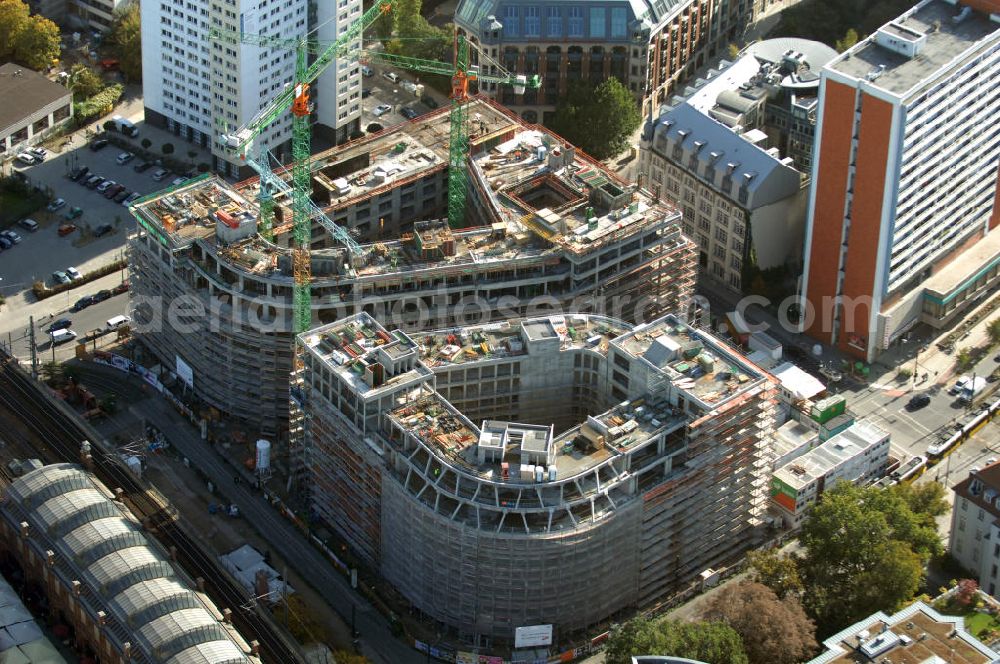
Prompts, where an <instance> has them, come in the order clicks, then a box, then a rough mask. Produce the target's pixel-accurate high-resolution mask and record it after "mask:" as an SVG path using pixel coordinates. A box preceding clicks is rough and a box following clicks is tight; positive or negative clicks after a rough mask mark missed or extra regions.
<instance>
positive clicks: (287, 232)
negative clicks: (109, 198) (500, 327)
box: [127, 98, 696, 466]
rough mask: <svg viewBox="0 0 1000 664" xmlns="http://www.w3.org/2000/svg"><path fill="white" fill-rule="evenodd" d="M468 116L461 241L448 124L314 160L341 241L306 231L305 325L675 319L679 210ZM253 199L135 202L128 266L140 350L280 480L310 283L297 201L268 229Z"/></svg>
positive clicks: (491, 114)
mask: <svg viewBox="0 0 1000 664" xmlns="http://www.w3.org/2000/svg"><path fill="white" fill-rule="evenodd" d="M466 106H467V115H468V168H467V193H468V197H467V198H468V205H467V206H466V207H465V208H464V218H463V220H462V222H461V223H460V224H457V225H456V224H455V223H454V222H453V223H451V224H449V223H448V221H447V220H445V219H442V217H443V210H445V208H446V207H448V201H449V198H448V178H449V122H450V120H449V115H448V111H447V109H442V110H439V111H436V112H432V113H429V114H427V115H425V116H422V117H420V118H417V119H415V120H413V121H410V122H406V123H403V124H401V125H398V126H395V127H390V128H388V129H385V130H383V131H381V132H378V133H376V134H371V135H368V136H366V137H364V138H361V139H358V140H357V141H354V142H351V143H347V144H344V145H342V146H339V147H337V148H334V149H332V150H329V151H326V152H322V153H319V154H316V155H313V156H312V158H311V171H310V173H311V183H312V192H311V193H312V204H315V205H316V206H318V207H320V208H322V210H323V212H325V213H326V217H327V219H328V220H329V221H332V223H333V224H336V227H334V226H331V225H330V224H328V223H320V222H317V221H315V220H314V221H313V228H312V236H311V237H312V239H311V242H310V244H309V251H308V252H307V256H308V260H307V262H306V266H305V267H307V268H308V274H309V281H308V283H307V286H308V289H309V303H310V309H311V311H310V312H309V313H310V317H311V325H316V324H325V323H329V322H332V321H336V320H340V319H342V318H344V317H347V316H351V315H354V314H357V313H360V312H367V313H369V314H371V315H372V316H374V317H376V318H377V319H378V320H380V321H382V322H383V323H385V324H386V325H387V326H388V327H390V328H400V329H403V330H407V331H419V330H428V329H437V328H443V327H452V326H460V325H465V324H472V323H477V322H486V321H489V320H493V319H497V318H503V319H509V318H514V317H521V316H528V315H533V314H538V313H541V312H543V311H559V310H562V311H582V312H596V313H605V314H607V315H612V316H615V317H618V318H622V319H624V320H627V321H630V322H635V321H637V320H639V319H647V320H648V319H651V318H654V317H656V316H659V315H661V314H663V313H666V312H671V313H672V312H684V311H685V310H686V307H687V304H688V300H689V298H690V295H691V293H692V289H693V285H694V277H695V271H696V264H695V261H696V251H695V247H694V245H693V243H692V242H691V241H690V240H689V239H687V238H686V237H685V236H683V235H682V234H681V232H680V230H679V222H680V213H679V212H678V211H677V209H675V207H673V206H672V205H671V204H669V203H666V202H663V201H658V200H655V199H654V198H653V197H652V196H651V195H649V194H648V193H647V192H645V191H643V190H640V189H638V188H637V187H636V186H635V185H630V184H627V183H625V182H623V181H621V180H619V179H617V178H616V176H615V175H613V174H612V173H610V172H608V171H607V170H606V169H605V168H604V167H603V166H601V165H600V164H598V163H597V162H594V161H593V160H591V159H590V158H589V157H587V156H586V155H584V154H582V153H580V152H578V151H577V150H576V149H575V148H574V147H573V146H572V145H569V144H567V143H566V142H565V141H564V140H562V139H561V138H559V137H557V136H555V135H553V134H551V133H548V132H547V131H546V130H544V129H542V128H540V127H537V126H534V125H527V124H524V123H523V122H522V121H521V120H519V119H518V118H517V117H516V116H513V115H511V114H510V113H508V112H507V111H506V110H505V109H503V108H502V107H500V106H497V105H496V104H494V103H493V102H490V101H487V100H483V99H480V98H475V99H473V100H471V101H469V102H468V103H467V104H466ZM275 176H276V177H277V178H284V179H286V180H287V179H289V178H290V174H289V173H286V172H282V171H280V170H279V171H277V172H276V173H275ZM260 193H261V192H260V185H259V181H258V180H257V179H254V180H249V181H246V182H242V183H239V184H236V185H230V184H228V183H226V182H225V181H224V180H222V179H221V178H219V177H217V176H214V175H204V176H201V177H199V178H196V179H195V180H191V181H188V182H185V183H184V184H181V185H179V186H177V187H174V188H171V189H168V190H166V191H163V192H160V193H158V194H156V195H153V196H151V197H147V198H146V199H141V200H140V201H138V202H137V204H135V205H133V206H132V208H130V209H131V212H132V213H133V215H134V216H135V218H136V220H137V222H138V226H137V231H136V232H135V233H134V234H133V235H132V236H130V238H129V241H128V250H127V256H128V262H129V270H130V277H129V278H130V284H131V292H132V304H133V307H134V311H133V320H134V321H135V322H136V329H137V331H139V332H140V333H141V335H142V337H141V338H142V339H143V341H144V343H145V344H146V345H147V346H148V347H149V348H150V349H151V350H152V351H153V352H154V353H155V354H156V356H157V357H158V358H159V360H160V361H161V362H162V363H163V365H164V366H165V367H167V368H168V369H170V370H172V371H176V373H177V374H178V376H181V377H182V378H184V380H185V382H186V383H187V384H188V385H189V387H190V388H191V389H192V390H193V392H194V394H196V395H197V396H198V398H200V399H201V400H203V401H204V402H205V403H206V404H208V405H210V406H212V407H214V408H216V409H218V410H220V411H222V412H224V413H226V414H228V415H229V416H232V417H234V418H237V419H239V420H241V421H242V422H244V423H245V424H246V426H248V427H251V428H256V429H257V430H258V431H259V433H260V434H261V435H263V436H265V437H268V438H270V439H271V440H274V441H275V442H276V443H278V446H277V448H276V462H277V464H278V465H279V466H280V465H281V464H282V463H284V461H285V457H286V455H285V454H284V453H283V450H284V446H283V445H282V443H283V442H285V441H286V440H287V438H286V436H287V435H288V433H287V432H288V429H289V399H288V395H289V384H290V383H289V381H290V374H291V373H292V371H293V364H294V363H293V352H294V337H295V332H297V331H301V330H302V329H305V328H303V327H301V326H298V327H297V326H296V324H293V323H294V320H293V319H294V316H295V313H296V312H295V307H294V304H295V297H294V295H295V294H296V293H300V291H301V289H299V290H296V289H297V284H298V282H297V281H296V279H297V278H300V277H301V275H302V273H303V272H304V269H303V268H302V267H301V263H300V262H299V261H300V259H301V256H302V253H301V252H299V251H298V250H297V249H296V248H295V246H296V245H295V241H296V240H295V238H294V234H293V232H292V231H293V224H292V217H293V215H292V212H291V207H292V201H291V200H290V199H291V198H292V197H291V196H290V195H289V193H288V191H287V190H286V191H281V190H280V189H279V190H278V191H277V192H276V193H275V194H274V199H273V206H274V207H273V226H271V225H270V224H264V225H263V226H262V223H261V214H260V205H259V202H258V197H259V195H260ZM341 229H343V230H344V231H346V232H347V233H349V237H348V239H347V240H345V239H344V238H345V236H344V235H343V233H341ZM331 231H336V232H331ZM268 238H270V239H268ZM350 238H356V242H355V241H350ZM178 303H180V304H178Z"/></svg>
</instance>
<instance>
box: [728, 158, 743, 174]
mask: <svg viewBox="0 0 1000 664" xmlns="http://www.w3.org/2000/svg"><path fill="white" fill-rule="evenodd" d="M739 165H740V162H738V161H731V162H729V163H728V164H726V172H727V173H730V174H732V172H733V171H735V170H736V168H737V167H738V166H739Z"/></svg>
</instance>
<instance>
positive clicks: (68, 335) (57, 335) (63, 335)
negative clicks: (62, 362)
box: [49, 329, 76, 346]
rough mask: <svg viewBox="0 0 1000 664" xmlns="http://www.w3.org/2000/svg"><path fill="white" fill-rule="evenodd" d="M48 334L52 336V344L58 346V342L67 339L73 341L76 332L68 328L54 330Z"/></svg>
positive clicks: (66, 340) (60, 342) (61, 342)
mask: <svg viewBox="0 0 1000 664" xmlns="http://www.w3.org/2000/svg"><path fill="white" fill-rule="evenodd" d="M49 336H51V337H52V345H53V346H58V345H59V344H64V343H66V342H68V341H73V339H76V332H74V331H73V330H70V329H64V330H56V331H55V332H53V333H52V334H50V335H49Z"/></svg>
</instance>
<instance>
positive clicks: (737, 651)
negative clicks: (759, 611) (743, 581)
mask: <svg viewBox="0 0 1000 664" xmlns="http://www.w3.org/2000/svg"><path fill="white" fill-rule="evenodd" d="M604 653H605V661H606V662H607V664H630V662H631V661H632V656H633V655H640V654H641V655H673V656H675V657H686V658H688V659H694V660H698V661H701V662H726V664H748V660H747V655H746V652H745V650H744V649H743V643H742V642H741V641H740V637H739V634H737V633H736V632H735V631H734V630H733V629H732V628H731V627H729V626H728V625H725V624H723V623H719V622H693V623H688V622H674V621H670V620H665V621H662V622H651V621H649V620H646V619H645V618H633V619H632V620H630V621H628V622H626V623H624V624H623V625H621V626H620V627H618V628H616V629H615V630H613V631H612V632H611V636H610V637H609V638H608V641H607V644H606V647H605V651H604Z"/></svg>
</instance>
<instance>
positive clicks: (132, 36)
mask: <svg viewBox="0 0 1000 664" xmlns="http://www.w3.org/2000/svg"><path fill="white" fill-rule="evenodd" d="M139 16H140V15H139V3H138V2H132V3H129V4H127V5H125V7H124V8H123V9H121V10H119V11H118V12H117V13H116V15H115V22H114V24H113V25H112V26H111V34H110V35H109V39H108V43H110V44H111V48H112V49H113V50H114V53H115V56H116V57H117V58H118V63H119V64H118V67H119V69H121V72H122V74H124V75H125V80H126V81H127V82H129V83H138V82H139V81H141V80H142V26H141V24H140V20H139Z"/></svg>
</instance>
